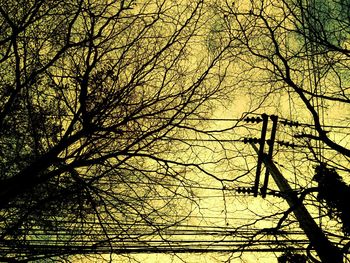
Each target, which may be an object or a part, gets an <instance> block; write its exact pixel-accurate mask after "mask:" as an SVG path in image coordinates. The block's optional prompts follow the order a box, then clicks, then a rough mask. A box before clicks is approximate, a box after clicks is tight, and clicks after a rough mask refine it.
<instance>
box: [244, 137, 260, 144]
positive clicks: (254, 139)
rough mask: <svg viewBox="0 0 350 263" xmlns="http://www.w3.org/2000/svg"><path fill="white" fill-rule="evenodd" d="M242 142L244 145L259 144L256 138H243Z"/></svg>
mask: <svg viewBox="0 0 350 263" xmlns="http://www.w3.org/2000/svg"><path fill="white" fill-rule="evenodd" d="M243 142H244V143H245V144H247V143H254V144H256V143H259V142H260V139H258V138H255V137H254V138H251V137H245V138H243Z"/></svg>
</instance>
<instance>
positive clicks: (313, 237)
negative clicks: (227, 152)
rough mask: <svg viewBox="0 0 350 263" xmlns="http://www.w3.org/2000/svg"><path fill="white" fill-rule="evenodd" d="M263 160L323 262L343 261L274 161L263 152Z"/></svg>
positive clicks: (339, 262) (255, 148) (340, 262)
mask: <svg viewBox="0 0 350 263" xmlns="http://www.w3.org/2000/svg"><path fill="white" fill-rule="evenodd" d="M252 146H253V148H254V150H255V151H256V153H259V150H258V148H257V147H256V146H255V145H254V144H252ZM262 161H263V163H264V164H265V166H266V169H268V170H269V171H270V174H271V176H272V178H273V179H274V181H275V183H276V185H277V186H278V188H279V189H280V191H281V192H283V193H284V195H283V197H284V198H285V199H286V201H287V202H288V204H289V206H290V207H291V208H292V209H293V213H294V215H295V217H296V219H297V220H298V222H299V224H300V227H301V228H302V229H303V230H304V233H305V234H306V236H307V237H308V239H309V240H310V243H311V245H312V247H313V248H314V249H315V250H316V252H317V254H318V256H319V258H320V259H321V261H322V263H343V255H342V253H341V251H340V250H339V249H338V248H337V247H336V246H334V245H333V244H332V243H331V242H330V241H329V240H328V239H327V237H326V236H325V234H324V233H323V232H322V229H321V228H319V227H318V225H317V224H316V223H315V221H314V219H313V218H312V217H311V215H310V213H309V211H308V210H307V209H306V208H305V206H304V205H303V203H302V202H301V201H300V200H299V198H298V196H297V194H296V193H295V192H294V191H293V189H292V188H291V187H290V185H289V183H288V181H287V180H286V179H285V178H284V177H283V175H282V173H281V172H280V171H279V169H278V168H277V166H276V165H275V164H274V162H273V161H272V160H271V159H270V158H269V157H268V155H267V154H263V156H262Z"/></svg>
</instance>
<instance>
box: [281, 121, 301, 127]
mask: <svg viewBox="0 0 350 263" xmlns="http://www.w3.org/2000/svg"><path fill="white" fill-rule="evenodd" d="M281 123H282V125H284V126H287V125H288V126H290V127H293V126H294V127H299V126H300V124H299V122H297V121H288V120H283V121H281Z"/></svg>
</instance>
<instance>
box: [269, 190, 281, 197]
mask: <svg viewBox="0 0 350 263" xmlns="http://www.w3.org/2000/svg"><path fill="white" fill-rule="evenodd" d="M269 194H270V195H272V196H276V197H282V194H281V192H279V191H276V190H270V192H269Z"/></svg>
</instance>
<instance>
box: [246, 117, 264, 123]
mask: <svg viewBox="0 0 350 263" xmlns="http://www.w3.org/2000/svg"><path fill="white" fill-rule="evenodd" d="M244 121H245V122H252V123H254V122H256V123H259V122H262V118H260V117H247V118H245V119H244Z"/></svg>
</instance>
